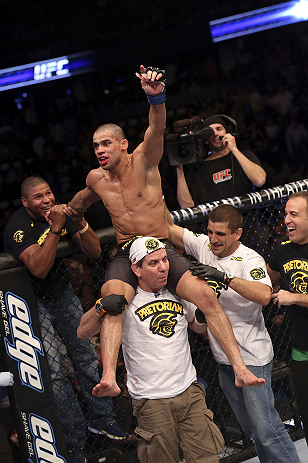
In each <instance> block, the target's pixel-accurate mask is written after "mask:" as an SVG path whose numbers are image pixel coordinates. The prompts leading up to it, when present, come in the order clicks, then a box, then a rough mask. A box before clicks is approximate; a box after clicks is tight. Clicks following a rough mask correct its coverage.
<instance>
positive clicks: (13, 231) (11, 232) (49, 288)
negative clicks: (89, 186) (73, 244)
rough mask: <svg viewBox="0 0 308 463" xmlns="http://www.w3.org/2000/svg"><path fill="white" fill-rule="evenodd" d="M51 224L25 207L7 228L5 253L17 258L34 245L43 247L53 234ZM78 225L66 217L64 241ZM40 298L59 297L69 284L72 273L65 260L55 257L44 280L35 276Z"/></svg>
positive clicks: (4, 238)
mask: <svg viewBox="0 0 308 463" xmlns="http://www.w3.org/2000/svg"><path fill="white" fill-rule="evenodd" d="M49 230H50V226H49V225H48V223H47V222H46V221H45V220H42V221H40V220H36V219H32V217H30V215H29V214H28V213H27V211H26V209H25V208H24V207H22V208H20V209H18V210H17V211H16V212H15V213H14V214H13V215H12V217H11V218H10V220H9V222H8V224H7V225H6V227H5V229H4V237H3V245H4V252H9V253H11V254H13V255H14V256H15V257H16V258H19V255H20V254H21V253H22V252H23V251H25V250H26V249H27V248H28V247H29V246H32V245H33V244H39V246H42V245H43V244H44V243H45V240H46V237H47V235H48V233H49ZM77 231H78V230H77V227H76V225H75V224H74V222H73V221H72V220H70V219H67V220H66V223H65V225H64V227H63V228H62V232H61V235H60V241H66V240H67V239H70V238H72V237H73V236H74V235H75V233H77ZM32 278H33V284H34V288H35V290H36V295H37V297H38V298H42V299H43V298H44V299H45V298H48V299H53V298H55V297H58V296H59V295H60V294H61V293H62V292H63V290H64V288H65V287H67V284H68V282H69V274H68V272H67V271H66V269H65V266H64V264H63V262H62V259H55V262H54V265H53V266H52V268H51V269H50V271H49V272H48V275H47V276H46V278H44V279H43V280H42V279H40V278H36V277H32Z"/></svg>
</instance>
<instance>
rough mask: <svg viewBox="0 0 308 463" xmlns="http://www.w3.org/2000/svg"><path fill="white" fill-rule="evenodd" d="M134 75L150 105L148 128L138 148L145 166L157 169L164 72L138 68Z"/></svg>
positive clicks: (161, 147) (162, 124)
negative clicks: (138, 71) (138, 80)
mask: <svg viewBox="0 0 308 463" xmlns="http://www.w3.org/2000/svg"><path fill="white" fill-rule="evenodd" d="M136 75H137V77H139V79H140V83H141V87H142V89H143V90H144V91H145V93H146V95H147V97H148V101H149V103H150V111H149V126H148V128H147V130H146V132H145V134H144V139H143V142H142V143H141V145H139V148H140V149H141V150H142V152H143V156H144V159H145V162H146V164H147V166H148V167H157V166H158V164H159V161H160V159H161V157H162V155H163V150H164V132H165V127H166V107H165V100H166V93H165V92H166V90H165V78H164V76H165V71H163V70H160V69H158V68H152V67H148V68H145V67H144V66H140V74H138V73H136Z"/></svg>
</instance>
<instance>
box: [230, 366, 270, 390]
mask: <svg viewBox="0 0 308 463" xmlns="http://www.w3.org/2000/svg"><path fill="white" fill-rule="evenodd" d="M265 382H266V380H265V379H264V378H257V377H256V376H255V375H254V374H253V373H251V371H249V370H248V368H245V369H243V370H240V371H238V372H236V373H235V386H237V387H244V386H261V384H264V383H265Z"/></svg>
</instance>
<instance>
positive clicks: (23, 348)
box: [4, 293, 44, 392]
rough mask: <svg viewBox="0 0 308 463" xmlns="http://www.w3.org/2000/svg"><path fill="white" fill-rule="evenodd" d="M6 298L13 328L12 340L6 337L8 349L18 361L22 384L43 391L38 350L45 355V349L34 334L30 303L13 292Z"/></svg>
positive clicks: (9, 353) (11, 355) (10, 354)
mask: <svg viewBox="0 0 308 463" xmlns="http://www.w3.org/2000/svg"><path fill="white" fill-rule="evenodd" d="M6 300H7V305H8V310H9V315H10V325H11V329H12V342H11V343H10V342H9V341H8V339H7V338H5V339H4V342H5V348H6V351H7V353H8V355H9V356H10V357H11V358H13V359H14V360H17V361H18V370H19V376H20V379H21V382H22V384H23V385H25V386H29V387H31V388H32V389H35V390H37V391H39V392H43V391H44V386H43V382H42V375H41V368H40V364H39V362H38V352H39V353H40V354H41V355H44V350H43V346H42V343H41V341H40V340H39V339H38V338H36V337H35V336H34V335H33V330H32V326H31V316H30V313H29V308H28V305H27V303H26V302H25V301H24V300H23V299H21V298H19V297H18V296H16V295H14V294H12V293H7V295H6Z"/></svg>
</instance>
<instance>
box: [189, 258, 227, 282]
mask: <svg viewBox="0 0 308 463" xmlns="http://www.w3.org/2000/svg"><path fill="white" fill-rule="evenodd" d="M189 270H190V271H191V273H192V274H193V275H195V276H197V277H198V278H204V279H205V280H215V281H217V282H220V283H224V281H225V276H226V274H225V273H224V272H221V271H220V270H218V269H217V268H215V267H211V266H210V265H205V264H201V262H197V263H196V264H195V265H194V266H193V267H190V269H189Z"/></svg>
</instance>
